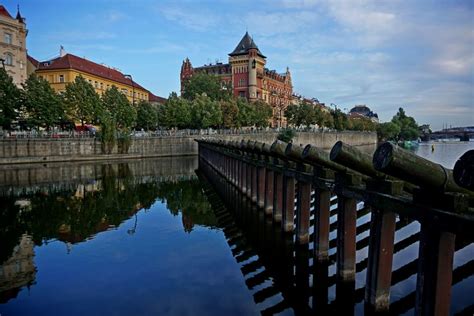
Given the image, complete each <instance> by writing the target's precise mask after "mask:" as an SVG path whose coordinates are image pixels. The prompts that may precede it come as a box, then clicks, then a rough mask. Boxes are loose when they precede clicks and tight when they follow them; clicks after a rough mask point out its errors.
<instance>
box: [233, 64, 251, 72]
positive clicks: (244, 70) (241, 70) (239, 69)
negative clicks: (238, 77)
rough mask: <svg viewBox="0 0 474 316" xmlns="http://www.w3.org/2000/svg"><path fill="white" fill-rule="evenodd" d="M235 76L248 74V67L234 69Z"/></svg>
mask: <svg viewBox="0 0 474 316" xmlns="http://www.w3.org/2000/svg"><path fill="white" fill-rule="evenodd" d="M233 68H234V74H241V73H246V72H247V71H248V66H240V67H233Z"/></svg>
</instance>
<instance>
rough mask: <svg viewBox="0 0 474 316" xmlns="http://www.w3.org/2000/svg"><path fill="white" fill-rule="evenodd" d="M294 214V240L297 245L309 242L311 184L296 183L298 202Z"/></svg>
mask: <svg viewBox="0 0 474 316" xmlns="http://www.w3.org/2000/svg"><path fill="white" fill-rule="evenodd" d="M297 203H298V204H297V212H296V240H297V241H298V243H299V244H307V243H308V242H309V218H310V208H311V184H310V183H307V182H301V181H300V182H298V200H297Z"/></svg>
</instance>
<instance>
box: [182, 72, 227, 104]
mask: <svg viewBox="0 0 474 316" xmlns="http://www.w3.org/2000/svg"><path fill="white" fill-rule="evenodd" d="M203 93H205V94H206V95H207V96H208V97H209V98H210V99H211V100H212V101H218V100H228V99H230V98H231V97H232V89H229V87H223V86H222V84H221V80H220V79H219V77H217V76H214V75H210V74H206V73H195V74H193V76H192V77H191V78H189V79H188V80H186V82H184V93H183V98H185V99H187V100H194V98H195V97H196V96H199V95H202V94H203Z"/></svg>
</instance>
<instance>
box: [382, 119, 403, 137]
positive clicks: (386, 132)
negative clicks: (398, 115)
mask: <svg viewBox="0 0 474 316" xmlns="http://www.w3.org/2000/svg"><path fill="white" fill-rule="evenodd" d="M398 134H400V126H399V125H397V124H395V123H393V122H386V123H381V124H378V125H377V137H378V138H379V139H380V140H395V139H396V138H397V136H398Z"/></svg>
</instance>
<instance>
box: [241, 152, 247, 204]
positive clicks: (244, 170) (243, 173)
mask: <svg viewBox="0 0 474 316" xmlns="http://www.w3.org/2000/svg"><path fill="white" fill-rule="evenodd" d="M241 164H242V165H241V168H240V190H241V192H242V194H244V195H245V194H246V193H247V162H246V161H245V160H244V159H242V161H241Z"/></svg>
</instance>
